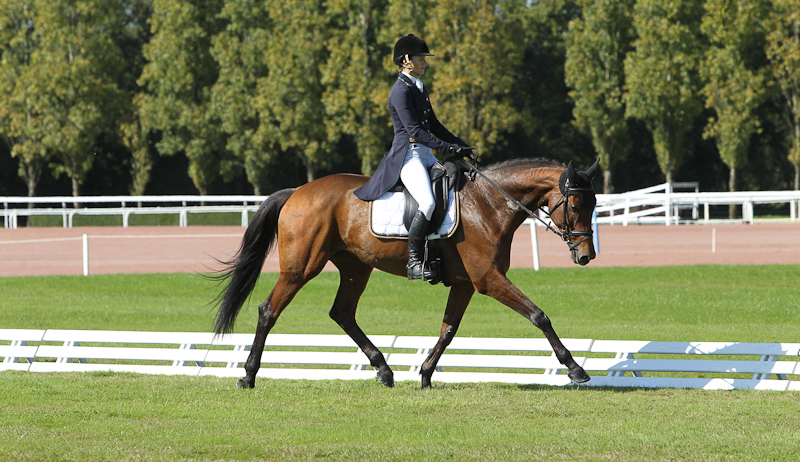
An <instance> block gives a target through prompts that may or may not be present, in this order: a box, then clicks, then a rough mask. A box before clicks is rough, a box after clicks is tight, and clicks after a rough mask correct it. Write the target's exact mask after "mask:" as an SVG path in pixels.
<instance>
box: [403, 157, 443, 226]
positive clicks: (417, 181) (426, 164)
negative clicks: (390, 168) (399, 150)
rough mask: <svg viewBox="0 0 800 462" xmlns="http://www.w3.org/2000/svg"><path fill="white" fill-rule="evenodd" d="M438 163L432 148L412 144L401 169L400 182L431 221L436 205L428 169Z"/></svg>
mask: <svg viewBox="0 0 800 462" xmlns="http://www.w3.org/2000/svg"><path fill="white" fill-rule="evenodd" d="M436 162H437V160H436V157H434V155H433V151H432V150H431V148H429V147H427V146H423V145H421V144H419V143H410V144H409V145H408V150H407V151H406V156H405V158H404V159H403V168H402V169H400V180H401V181H402V182H403V185H405V187H406V189H407V190H408V192H409V194H411V197H413V198H414V199H415V200H416V201H417V203H418V204H419V210H420V211H421V212H422V213H424V214H425V218H427V219H428V220H429V221H430V219H431V217H433V209H434V208H435V207H436V203H435V202H434V199H433V190H431V179H430V176H428V169H429V168H430V167H431V165H433V164H435V163H436Z"/></svg>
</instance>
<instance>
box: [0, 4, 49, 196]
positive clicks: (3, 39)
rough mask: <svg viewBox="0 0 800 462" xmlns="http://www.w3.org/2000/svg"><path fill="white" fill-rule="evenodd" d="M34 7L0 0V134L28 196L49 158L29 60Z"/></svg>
mask: <svg viewBox="0 0 800 462" xmlns="http://www.w3.org/2000/svg"><path fill="white" fill-rule="evenodd" d="M36 10H37V3H36V0H27V1H26V0H0V62H1V63H2V66H0V137H2V139H3V141H4V142H5V143H6V144H7V145H8V148H9V150H10V152H11V155H12V156H13V157H16V158H17V159H19V176H20V177H21V178H23V179H24V180H25V183H26V184H27V186H28V196H29V197H33V196H35V195H36V186H37V185H38V183H39V179H40V178H41V175H42V172H43V171H44V170H46V168H47V163H48V162H49V155H48V152H47V150H46V149H45V146H44V145H43V144H42V142H41V139H42V136H43V131H42V127H41V121H40V118H39V114H38V112H36V110H35V108H34V100H33V98H34V97H35V96H36V91H37V86H36V85H37V83H38V82H39V79H38V78H37V75H36V74H37V72H38V70H37V69H35V68H34V66H33V64H32V56H33V54H34V53H35V52H36V51H37V49H38V46H39V37H38V34H37V32H38V31H37V30H36V29H34V23H35V20H36Z"/></svg>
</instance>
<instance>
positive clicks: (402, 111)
mask: <svg viewBox="0 0 800 462" xmlns="http://www.w3.org/2000/svg"><path fill="white" fill-rule="evenodd" d="M389 113H390V115H391V116H392V125H393V126H394V140H393V141H392V149H391V150H390V151H389V152H387V153H386V155H384V156H383V160H381V163H380V165H378V168H377V170H375V174H374V175H372V178H370V179H369V180H368V181H367V183H366V184H365V185H364V186H362V187H360V188H358V189H356V190H355V191H354V192H355V195H356V196H357V197H358V198H359V199H362V200H365V201H373V200H375V199H378V198H379V197H381V196H382V195H383V194H384V193H386V191H388V190H390V189H391V188H392V187H394V185H395V184H397V182H398V180H399V179H400V169H401V168H402V167H403V159H404V158H405V155H406V150H407V147H408V143H409V139H413V140H414V142H415V143H419V144H422V145H425V146H427V147H429V148H431V149H434V150H436V151H439V152H440V153H447V152H449V151H450V146H451V145H452V144H460V145H462V146H466V145H467V143H465V142H464V141H463V140H462V139H461V138H459V137H457V136H455V135H453V134H452V133H450V131H448V130H447V129H446V128H445V127H444V125H442V124H441V123H440V122H439V120H438V119H437V118H436V114H434V112H433V107H432V106H431V102H430V98H429V97H428V92H427V90H426V91H422V92H421V91H420V90H419V88H417V86H416V85H414V82H413V81H412V80H411V79H410V78H408V76H406V75H405V74H403V73H402V72H401V73H400V75H399V77H398V78H397V82H395V84H394V86H393V87H392V91H391V93H390V94H389Z"/></svg>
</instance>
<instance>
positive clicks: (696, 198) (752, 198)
mask: <svg viewBox="0 0 800 462" xmlns="http://www.w3.org/2000/svg"><path fill="white" fill-rule="evenodd" d="M686 187H689V188H693V189H695V190H694V191H693V192H692V191H690V192H678V191H676V190H677V189H679V188H686ZM267 197H268V196H243V195H238V196H233V195H231V196H81V197H72V196H69V197H66V196H65V197H18V196H6V197H0V202H2V203H3V209H2V210H0V213H2V215H3V223H4V226H5V227H6V228H16V227H17V223H18V217H20V216H28V217H30V216H36V215H42V216H44V215H51V216H52V215H55V216H61V217H62V225H63V226H64V227H65V228H71V227H72V224H73V218H74V217H75V215H119V216H121V217H122V226H123V227H128V224H129V218H130V216H131V215H135V214H136V215H144V214H151V215H152V214H174V215H178V225H179V226H181V227H185V226H187V225H188V215H189V214H190V213H240V214H241V217H242V219H241V225H242V226H243V227H246V226H247V223H248V221H249V212H253V211H255V210H256V209H258V205H259V204H260V203H261V202H262V201H264V200H265V199H266V198H267ZM786 203H788V204H790V207H789V209H790V212H789V215H790V216H789V218H790V220H791V221H792V222H794V221H797V219H798V215H800V212H798V207H799V206H800V191H736V192H698V191H697V186H696V184H695V183H673V184H672V185H670V184H668V183H664V184H661V185H656V186H652V187H649V188H644V189H639V190H636V191H629V192H624V193H619V194H598V195H597V208H596V210H595V211H596V214H597V223H599V224H612V225H613V224H622V225H623V226H627V225H628V224H630V223H637V224H664V225H667V226H669V225H672V224H677V223H680V222H681V221H682V220H681V218H680V214H679V212H680V211H681V210H691V218H690V220H691V221H697V220H699V219H700V213H699V210H700V207H701V206H702V207H703V221H704V222H709V221H710V213H709V209H710V206H729V205H734V206H737V207H741V212H742V220H740V221H744V222H747V223H751V224H752V223H753V222H754V219H755V217H754V213H753V206H754V205H755V204H786ZM209 204H214V205H209ZM59 206H60V207H59Z"/></svg>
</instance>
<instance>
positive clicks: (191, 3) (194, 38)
mask: <svg viewBox="0 0 800 462" xmlns="http://www.w3.org/2000/svg"><path fill="white" fill-rule="evenodd" d="M222 6H223V0H154V1H153V16H152V20H151V28H152V33H153V37H152V39H151V41H150V43H148V44H147V46H146V47H145V49H144V56H145V58H146V59H147V61H148V62H147V64H146V65H145V66H144V70H143V72H142V76H141V78H140V79H139V84H140V85H142V86H143V87H145V89H146V93H145V94H144V96H143V97H142V100H141V104H140V105H139V115H140V117H141V123H142V125H143V126H144V127H148V128H151V129H158V130H159V131H160V134H161V139H160V141H159V142H158V144H157V147H158V151H159V153H160V154H162V155H172V154H175V153H178V152H181V151H183V152H184V153H185V154H186V157H187V158H188V159H189V177H190V178H191V179H192V182H193V183H194V185H195V187H196V188H197V190H198V191H199V192H200V194H203V195H205V194H208V188H209V185H210V184H211V182H213V181H214V180H215V179H217V178H218V177H219V176H220V172H222V171H226V170H227V171H231V167H230V162H231V161H230V159H228V158H227V157H225V156H224V152H225V143H224V136H223V134H222V132H221V131H220V129H219V121H218V120H216V119H215V117H214V114H213V111H211V110H210V109H209V100H210V96H209V94H210V88H211V86H212V85H213V84H214V83H215V82H216V81H217V77H218V73H219V68H218V66H217V63H216V62H215V60H214V58H213V56H212V55H211V40H212V37H213V36H215V35H216V34H218V33H219V32H220V31H221V30H222V29H223V28H224V26H225V23H224V21H223V20H222V19H220V18H219V13H220V11H221V10H222Z"/></svg>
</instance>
